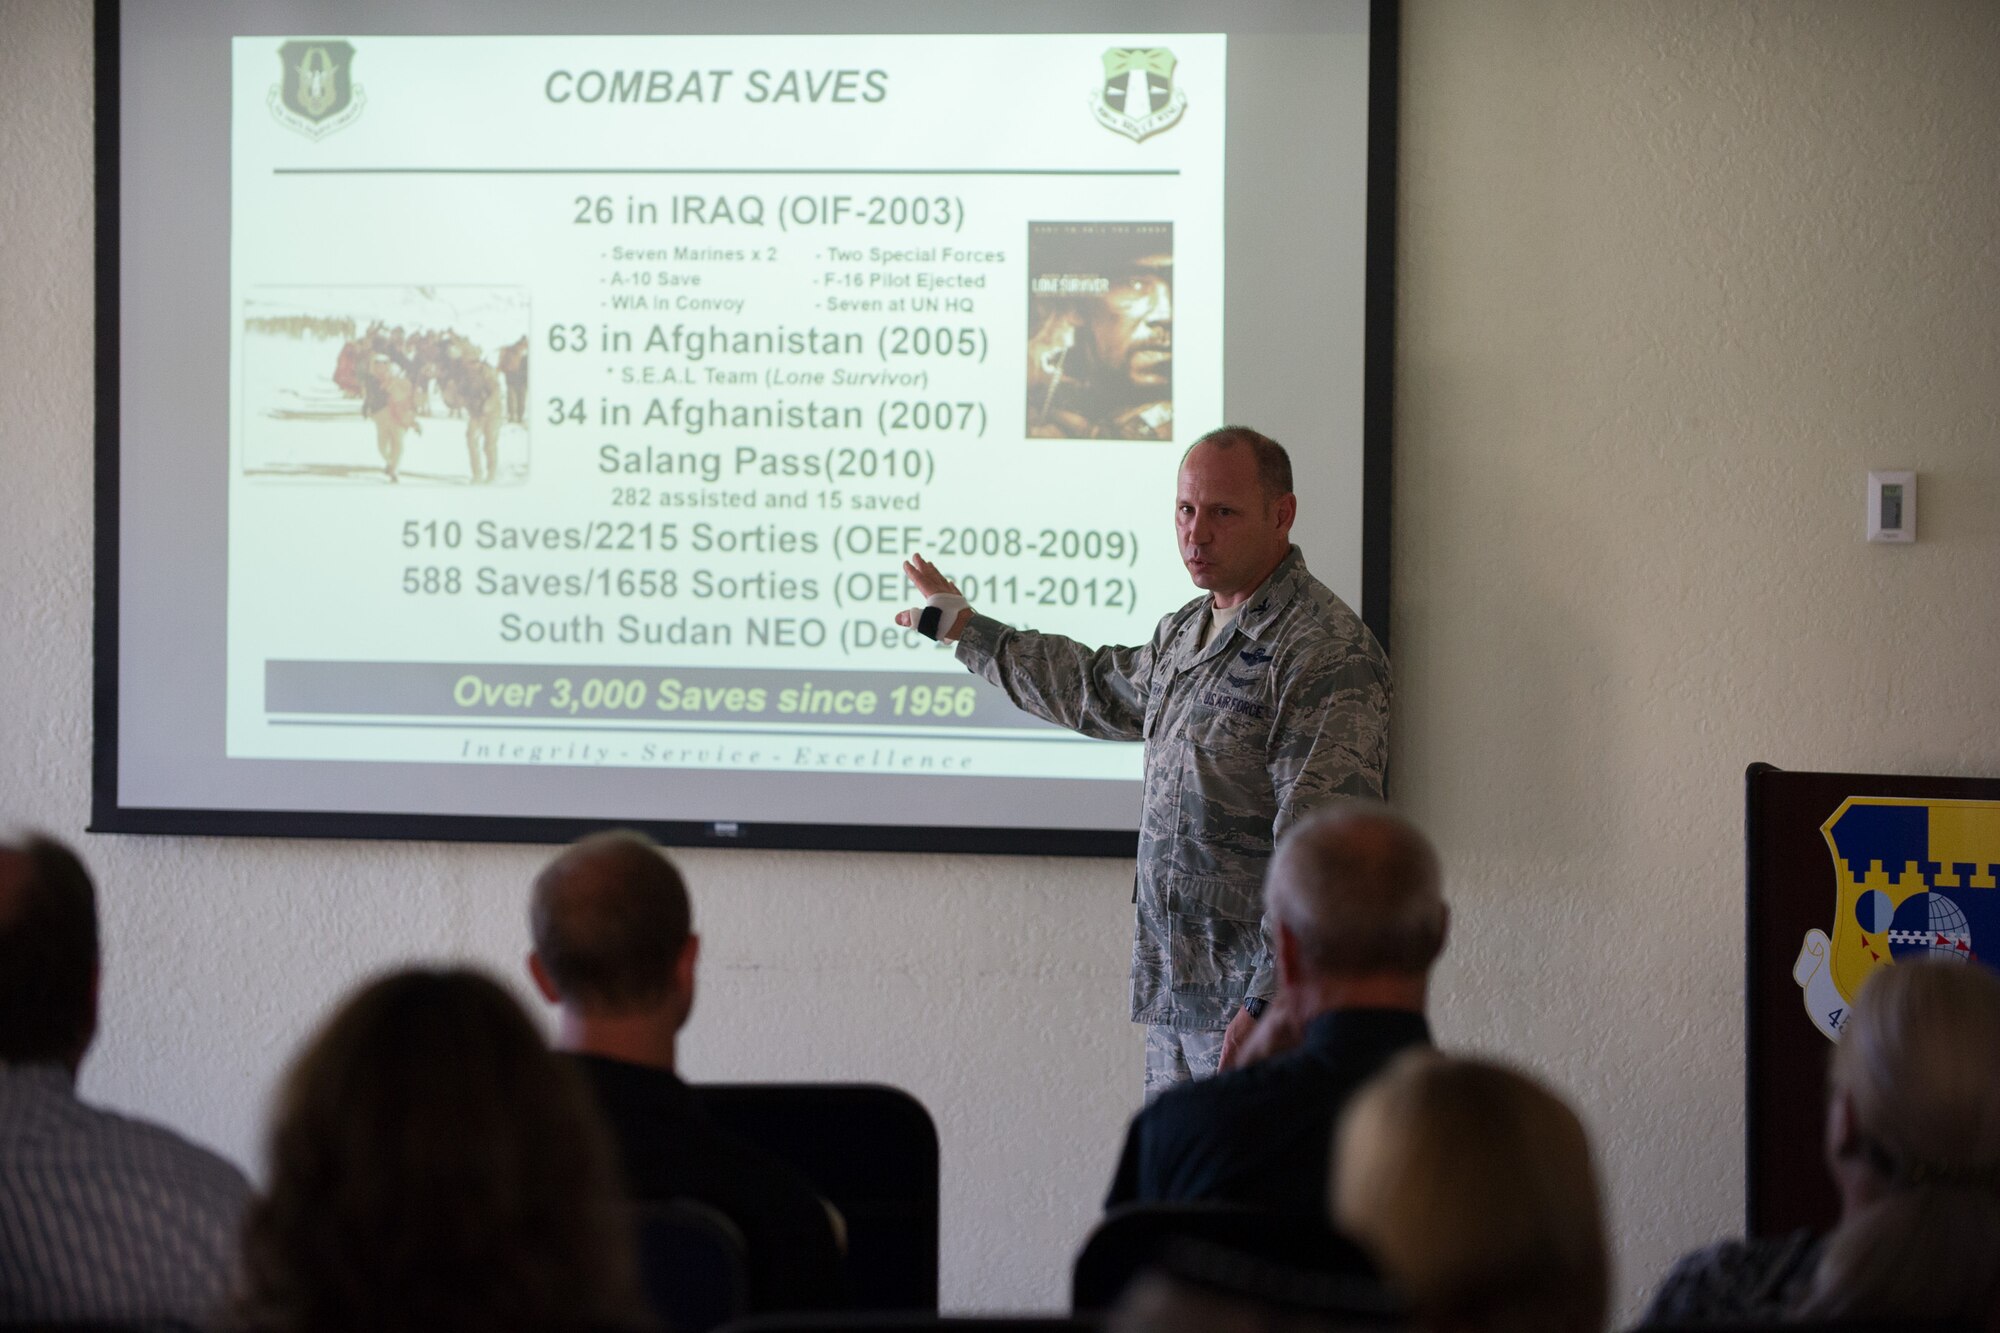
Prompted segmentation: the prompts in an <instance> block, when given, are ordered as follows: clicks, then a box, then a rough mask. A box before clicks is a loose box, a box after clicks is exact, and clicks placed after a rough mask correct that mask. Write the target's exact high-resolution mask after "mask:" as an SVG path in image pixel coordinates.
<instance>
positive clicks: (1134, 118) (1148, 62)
mask: <svg viewBox="0 0 2000 1333" xmlns="http://www.w3.org/2000/svg"><path fill="white" fill-rule="evenodd" d="M1176 63H1177V62H1176V61H1175V60H1174V53H1173V52H1172V51H1169V50H1168V49H1167V48H1166V47H1164V46H1114V47H1112V48H1111V49H1110V50H1108V51H1106V52H1105V53H1104V84H1103V86H1102V87H1100V88H1099V89H1098V90H1097V94H1096V95H1095V96H1094V97H1092V98H1091V99H1090V109H1091V111H1092V112H1093V113H1095V114H1096V116H1097V123H1098V124H1100V125H1102V126H1104V127H1105V128H1106V129H1111V130H1116V131H1118V133H1120V134H1122V135H1124V136H1126V137H1127V138H1128V139H1131V140H1132V141H1133V142H1134V143H1137V142H1138V141H1139V140H1141V139H1144V138H1146V137H1148V136H1149V135H1154V134H1158V133H1159V132H1160V131H1161V130H1165V129H1171V128H1173V126H1174V123H1175V122H1177V121H1178V120H1180V118H1181V112H1183V111H1185V110H1187V94H1186V93H1184V92H1182V91H1181V90H1180V89H1178V88H1176V87H1174V66H1175V64H1176Z"/></svg>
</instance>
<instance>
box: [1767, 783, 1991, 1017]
mask: <svg viewBox="0 0 2000 1333" xmlns="http://www.w3.org/2000/svg"><path fill="white" fill-rule="evenodd" d="M1819 831H1820V833H1821V835H1822V836H1824V837H1825V838H1826V845H1827V849H1828V850H1829V851H1830V852H1832V854H1833V869H1834V883H1835V892H1834V918H1833V935H1832V937H1831V938H1830V939H1829V938H1828V936H1827V934H1826V932H1824V931H1820V930H1809V931H1807V932H1806V938H1805V943H1804V945H1803V946H1802V947H1801V948H1800V950H1799V958H1798V961H1797V962H1796V963H1794V964H1793V965H1792V979H1793V980H1794V981H1796V982H1798V983H1799V986H1800V987H1801V989H1802V990H1803V991H1804V997H1805V1005H1806V1013H1807V1014H1808V1015H1809V1016H1810V1017H1811V1018H1812V1021H1813V1024H1814V1026H1816V1027H1817V1028H1819V1030H1820V1031H1821V1032H1823V1033H1825V1034H1826V1035H1827V1036H1828V1037H1830V1038H1832V1039H1834V1040H1836V1041H1837V1040H1839V1038H1840V1029H1841V1027H1842V1026H1843V1025H1845V1023H1846V1021H1847V1007H1848V1005H1849V1004H1850V1003H1852V1002H1853V999H1854V996H1855V994H1856V993H1857V992H1858V991H1859V990H1860V989H1861V983H1862V982H1863V981H1866V980H1867V979H1868V974H1869V973H1870V972H1873V971H1874V970H1875V969H1876V968H1878V967H1884V966H1891V965H1893V964H1895V963H1897V962H1902V961H1908V960H1910V959H1914V958H1951V959H1956V960H1958V961H1960V962H1963V963H1966V964H1968V965H1970V964H1974V963H1984V964H1986V965H1987V966H1989V967H1991V966H1994V965H1996V964H2000V880H1996V878H1995V877H1996V875H2000V801H1933V800H1906V799H1896V798H1890V797H1874V796H1851V797H1849V798H1848V799H1847V800H1845V801H1842V802H1841V804H1840V808H1839V809H1838V810H1836V811H1834V812H1833V816H1832V817H1831V818H1830V819H1828V820H1827V821H1826V823H1824V824H1822V825H1820V830H1819Z"/></svg>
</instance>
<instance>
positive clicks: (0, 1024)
mask: <svg viewBox="0 0 2000 1333" xmlns="http://www.w3.org/2000/svg"><path fill="white" fill-rule="evenodd" d="M96 1032H97V892H96V890H95V889H94V888H93V887H92V886H91V882H90V874H89V872H88V871H86V870H85V869H84V868H83V863H82V862H81V861H79V860H77V858H76V853H74V852H72V851H70V849H69V848H67V847H65V846H63V845H62V844H61V843H59V842H55V841H52V840H51V839H48V838H42V837H31V838H29V839H28V840H27V841H26V842H24V843H22V844H20V845H19V846H10V845H0V1062H5V1063H7V1064H60V1065H63V1066H65V1067H67V1068H68V1069H69V1071H70V1072H71V1073H72V1074H74V1073H75V1072H76V1069H77V1066H78V1065H80V1064H82V1063H83V1053H84V1052H85V1051H86V1050H88V1049H89V1048H90V1039H91V1038H92V1037H93V1036H94V1035H95V1034H96Z"/></svg>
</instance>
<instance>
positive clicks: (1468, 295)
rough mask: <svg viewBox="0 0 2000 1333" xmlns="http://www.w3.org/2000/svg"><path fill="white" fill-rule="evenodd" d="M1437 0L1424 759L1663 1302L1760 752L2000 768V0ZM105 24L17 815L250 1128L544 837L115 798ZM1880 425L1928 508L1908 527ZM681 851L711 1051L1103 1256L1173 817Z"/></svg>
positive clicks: (489, 938) (1403, 340)
mask: <svg viewBox="0 0 2000 1333" xmlns="http://www.w3.org/2000/svg"><path fill="white" fill-rule="evenodd" d="M1406 10H1407V12H1406V23H1405V40H1404V63H1403V71H1404V73H1403V113H1402V126H1403V163H1402V204H1401V213H1402V221H1401V225H1400V229H1399V231H1400V234H1399V238H1398V244H1399V248H1400V261H1399V262H1400V266H1401V267H1400V276H1399V287H1400V297H1399V309H1398V344H1399V365H1398V376H1399V384H1398V402H1397V414H1398V415H1397V429H1396V450H1397V461H1396V468H1397V477H1396V492H1395V503H1396V514H1395V525H1396V527H1395V531H1396V549H1395V561H1396V568H1395V582H1396V593H1395V603H1394V608H1393V611H1394V633H1395V648H1396V661H1397V669H1398V673H1399V677H1400V688H1399V697H1398V706H1399V710H1400V712H1399V716H1398V721H1397V734H1396V743H1395V751H1396V753H1395V781H1396V784H1397V790H1398V795H1399V798H1400V799H1401V800H1402V801H1403V803H1404V804H1406V805H1407V806H1408V807H1409V808H1410V809H1411V810H1412V811H1413V812H1414V813H1415V814H1416V815H1417V816H1418V817H1419V818H1420V819H1421V820H1422V821H1423V822H1424V823H1425V824H1426V825H1427V826H1428V827H1429V828H1430V829H1431V830H1432V831H1433V832H1434V834H1435V836H1436V837H1437V840H1438V842H1439V844H1440V846H1441V848H1442V850H1443V852H1444V855H1445V858H1446V861H1447V864H1448V867H1449V871H1450V875H1451V881H1452V889H1453V894H1454V898H1455V903H1456V913H1457V916H1456V921H1455V939H1454V942H1453V945H1452V948H1451V950H1450V953H1449V955H1448V958H1447V961H1446V963H1445V965H1444V967H1443V971H1442V975H1441V978H1440V987H1439V994H1438V1011H1439V1012H1438V1027H1439V1031H1440V1035H1441V1037H1442V1038H1443V1039H1444V1040H1445V1041H1446V1042H1447V1043H1450V1044H1454V1045H1462V1046H1472V1047H1477V1048H1480V1049H1484V1050H1488V1051H1492V1052H1496V1053H1499V1054H1501V1055H1503V1056H1505V1057H1507V1058H1511V1059H1513V1060H1516V1061H1519V1062H1521V1063H1524V1064H1527V1065H1529V1066H1530V1067H1532V1068H1535V1069H1537V1070H1539V1071H1541V1072H1542V1073H1544V1074H1545V1075H1546V1076H1547V1077H1549V1078H1550V1079H1552V1080H1553V1081H1554V1082H1555V1083H1557V1084H1558V1085H1559V1086H1561V1087H1562V1088H1563V1089H1564V1090H1566V1091H1567V1092H1568V1093H1569V1094H1570V1095H1571V1096H1572V1097H1573V1098H1574V1099H1575V1100H1576V1101H1577V1103H1578V1104H1579V1106H1580V1107H1581V1108H1582V1110H1583V1112H1584V1114H1585V1116H1586V1119H1587V1120H1588V1122H1589V1124H1590V1126H1591V1129H1592V1131H1593V1133H1594V1134H1595V1135H1596V1138H1597V1142H1598V1144H1599V1149H1600V1153H1601V1156H1602V1160H1603V1162H1604V1166H1605V1170H1606V1174H1607V1176H1608V1178H1609V1181H1610V1185H1611V1196H1612V1197H1611V1211H1612V1220H1613V1223H1614V1226H1615V1229H1616V1232H1617V1235H1618V1239H1619V1261H1620V1280H1619V1289H1620V1291H1621V1292H1622V1293H1623V1297H1622V1299H1623V1300H1624V1301H1625V1302H1626V1304H1627V1306H1628V1308H1629V1306H1630V1304H1631V1303H1632V1302H1633V1301H1635V1300H1636V1299H1637V1298H1638V1295H1639V1293H1641V1292H1642V1291H1643V1290H1644V1288H1645V1287H1646V1285H1647V1284H1648V1283H1649V1282H1650V1281H1651V1280H1652V1278H1653V1277H1654V1276H1655V1275H1656V1274H1657V1273H1658V1271H1659V1270H1660V1268H1661V1267H1662V1265H1663V1264H1664V1263H1665V1262H1666V1261H1667V1260H1668V1258H1669V1257H1670V1256H1671V1255H1672V1254H1674V1253H1676V1252H1678V1251H1679V1250H1681V1249H1683V1248H1685V1247H1687V1246H1690V1245H1693V1244H1696V1243H1699V1242H1702V1241H1705V1240H1707V1239H1709V1238H1712V1237H1714V1236H1717V1235H1720V1234H1724V1233H1726V1232H1728V1231H1730V1230H1732V1229H1733V1228H1735V1227H1736V1226H1738V1225H1739V1224H1740V1208H1741V1198H1740V1195H1741V1174H1742V1173H1741V1163H1740V1153H1741V1149H1740V1143H1741V1132H1742V1098H1741V1091H1740V1090H1741V1080H1742V1052H1741V1042H1740V1035H1739V1034H1740V1031H1741V984H1740V970H1741V968H1740V902H1741V898H1740V894H1741V879H1742V876H1741V851H1742V848H1741V773H1742V770H1743V767H1744V765H1746V764H1747V763H1749V762H1750V761H1752V760H1755V759H1764V760H1769V761H1772V762H1775V763H1778V764H1781V765H1784V766H1787V767H1818V768H1858V769H1879V770H1891V771H1907V772H1962V773H1978V774H1989V775H1991V774H2000V684H1996V682H2000V632H1996V628H1995V623H1994V615H1993V608H1994V606H1996V605H2000V524H1997V523H1996V520H1995V511H1996V506H2000V314H1996V312H2000V302H1996V300H1995V293H1996V292H2000V178H1996V176H1997V175H2000V155H1996V154H1995V153H1994V151H1993V143H1992V136H1993V133H1994V129H1995V127H1996V125H2000V10H1996V9H1995V7H1993V6H1992V5H1990V4H1987V3H1983V0H1966V2H1965V3H1959V4H1939V3H1916V2H1910V3H1895V4H1890V3H1855V2H1852V0H1848V2H1832V0H1766V2H1764V3H1758V4H1738V3H1733V2H1732V3H1713V4H1695V3H1685V2H1682V0H1675V2H1673V3H1652V4H1645V3H1631V4H1618V5H1604V4H1600V3H1595V0H1565V2H1562V3H1557V2H1555V0H1549V2H1548V3H1529V2H1527V0H1515V2H1509V3H1478V4H1472V3H1463V2H1461V0H1406ZM90 76H91V69H90V41H89V14H88V10H87V8H86V7H85V6H83V5H81V4H58V3H53V2H51V0H33V2H24V0H0V169H4V172H5V180H6V188H5V190H4V191H3V192H0V465H4V470H0V476H4V477H5V478H6V481H7V488H6V494H7V501H6V505H5V511H4V517H0V692H4V697H0V755H4V756H5V760H4V762H0V823H5V824H29V825H39V826H44V827H48V828H51V829H54V830H56V831H58V832H59V833H61V834H63V835H65V836H70V837H74V838H76V839H78V840H79V841H80V842H81V843H82V846H83V849H84V852H85V855H86V857H87V858H88V859H89V860H90V861H91V862H92V864H93V865H94V867H95V868H96V869H97V871H98V873H99V877H100V881H101V886H102V891H103V895H104V908H103V910H104V916H105V929H106V943H107V957H106V993H105V1006H104V1034H103V1036H102V1038H101V1040H100V1043H99V1045H98V1047H97V1049H96V1051H95V1053H94V1054H93V1056H92V1058H91V1061H90V1063H89V1064H88V1065H86V1067H85V1076H84V1089H85V1092H86V1094H87V1095H89V1096H92V1097H95V1098H99V1099H101V1100H104V1101H106V1102H109V1103H112V1104H115V1105H118V1106H121V1107H126V1108H131V1109H134V1110H137V1111H139V1112H141V1113H143V1114H147V1115H150V1116H153V1117H155V1118H158V1119H161V1120H164V1121H166V1122H168V1123H170V1124H173V1125H175V1126H177V1127H178V1128H180V1129H182V1130H183V1131H184V1132H187V1133H189V1134H191V1135H193V1136H195V1137H197V1138H200V1139H202V1140H205V1141H207V1142H209V1143H211V1144H214V1145H216V1146H217V1147H219V1148H220V1149H221V1150H223V1151H224V1152H227V1153H229V1154H230V1155H232V1156H234V1157H236V1158H237V1159H239V1160H241V1161H243V1162H244V1163H245V1164H246V1165H252V1166H254V1165H255V1164H256V1161H257V1157H258V1151H259V1149H258V1126H259V1124H260V1120H261V1115H262V1109H263V1100H264V1098H265V1097H266V1096H267V1094H268V1092H269V1090H270V1087H271V1085H272V1081H273V1079H274V1078H275V1077H276V1075H277V1073H278V1072H279V1071H280V1069H281V1068H282V1067H283V1063H284V1061H285V1059H286V1057H287V1056H288V1054H289V1053H290V1051H291V1050H292V1049H293V1048H294V1047H295V1045H296V1044H297V1042H298V1041H299V1040H300V1039H301V1037H302V1036H303V1035H304V1034H305V1033H306V1032H307V1031H308V1030H309V1028H310V1025H311V1023H312V1022H313V1020H314V1018H315V1016H316V1015H318V1014H319V1013H321V1012H323V1010H324V1008H325V1006H326V1005H327V1004H329V1003H330V1002H331V1001H332V1000H333V999H334V998H335V997H336V996H337V995H339V994H340V993H341V992H342V991H344V990H345V989H346V988H347V987H348V986H350V985H351V984H352V983H353V982H354V981H355V980H356V979H357V978H359V977H360V976H362V975H364V974H366V973H367V972H369V971H372V970H374V969H376V968H380V967H383V966H386V965H389V964H392V963H394V962H397V961H399V960H404V959H409V958H417V957H424V958H430V957H449V958H462V959H469V960H473V961H476V962H479V963H483V964H485V965H487V966H490V967H492V968H493V969H495V970H496V971H499V972H501V973H502V974H504V975H508V976H515V975H517V974H518V970H519V958H520V954H521V952H522V949H523V947H524V946H523V939H522V935H523V927H522V923H521V898H522V892H523V886H524V884H525V882H526V880H527V878H528V877H529V876H530V874H532V872H533V870H534V868H535V867H536V866H537V865H538V864H539V863H540V861H541V859H542V858H543V856H544V855H545V852H544V851H543V850H542V849H535V848H495V847H457V846H439V845H411V844H359V843H308V842H277V841H229V842H223V841H216V840H205V839H136V838H86V837H83V836H82V834H81V832H80V830H81V828H82V826H83V824H84V823H85V821H86V819H87V816H88V809H89V762H88V757H89V751H88V747H89V740H90V713H89V701H90V614H91V603H90V580H91V550H90V537H91V475H92V474H91V450H92V435H91V371H90V365H91V337H92V326H91V314H90V311H91V306H90V300H91V284H92V274H91V264H90V235H91V224H92V203H91V171H90V151H91V146H90V145H91V141H90V128H89V125H90V115H89V107H90V103H89V89H90ZM1871 467H1874V468H1884V467H1912V468H1915V469H1917V470H1918V471H1919V473H1920V474H1921V480H1920V485H1919V490H1920V496H1921V508H1920V512H1921V520H1922V531H1921V536H1922V541H1920V542H1919V543H1918V544H1917V545H1916V546H1914V547H1909V548H1895V547H1882V546H1868V545H1866V544H1864V543H1863V542H1862V540H1861V525H1862V494H1863V475H1864V473H1865V472H1866V470H1867V469H1869V468H1871ZM1163 521H1164V520H1163ZM681 859H682V861H683V864H684V865H685V867H686V869H687V871H688V873H689V876H690V879H691V880H692V882H693V883H694V885H695V890H696V895H697V912H698V915H699V923H698V924H699V927H700V928H701V930H702V931H703V932H704V935H705V937H706V941H705V942H706V948H705V951H704V963H705V969H704V991H703V995H702V998H701V1003H700V1007H699V1009H698V1012H697V1018H696V1022H695V1024H694V1026H693V1028H692V1029H691V1035H690V1039H689V1041H688V1043H687V1048H686V1050H687V1063H688V1066H689V1068H690V1070H691V1072H692V1073H693V1074H694V1076H695V1077H697V1078H873V1079H881V1080H885V1081H889V1082H894V1083H900V1084H902V1085H903V1086H906V1087H908V1088H910V1089H911V1090H913V1091H914V1092H916V1093H917V1094H918V1095H919V1096H920V1097H922V1098H923V1099H924V1100H925V1102H926V1103H927V1104H928V1105H929V1106H930V1107H931V1108H932V1109H933V1112H934V1113H935V1114H936V1115H937V1117H938V1120H939V1128H940V1131H941V1134H942V1137H943V1143H944V1154H945V1158H944V1217H945V1222H944V1226H945V1234H944V1296H945V1300H946V1302H947V1304H948V1305H950V1306H952V1307H955V1308H996V1307H1032V1306H1054V1305H1056V1304H1058V1303H1059V1302H1060V1301H1061V1300H1062V1299H1063V1296H1064V1293H1065V1291H1066V1283H1067V1278H1066V1271H1067V1262H1068V1258H1069V1255H1070V1253H1071V1251H1072V1249H1073V1247H1074V1245H1075V1244H1076V1242H1077V1241H1078V1239H1079V1238H1080V1237H1081V1236H1082V1235H1083V1233H1084V1231H1085V1230H1086V1228H1087V1227H1088V1225H1089V1222H1090V1219H1091V1216H1092V1214H1093V1213H1094V1210H1095V1206H1096V1201H1097V1198H1098V1196H1099V1194H1100V1192H1101V1190H1102V1187H1103V1184H1104V1182H1105V1180H1106V1179H1107V1177H1108V1175H1109V1171H1110V1167H1111V1164H1112V1159H1113V1156H1114V1154H1115V1152H1116V1147H1117V1142H1118V1137H1119V1133H1120V1129H1121V1126H1122V1123H1123V1120H1124V1117H1125V1115H1126V1114H1127V1113H1128V1111H1129V1110H1130V1108H1131V1106H1132V1104H1133V1103H1134V1101H1135V1100H1136V1098H1137V1094H1138V1078H1137V1068H1136V1066H1137V1061H1138V1045H1137V1042H1136V1039H1135V1034H1134V1033H1133V1032H1132V1031H1131V1030H1130V1029H1129V1028H1128V1027H1127V1025H1126V1024H1124V1023H1123V1022H1122V1021H1120V1019H1119V1018H1118V1016H1117V1015H1118V1011H1119V1008H1120V1005H1121V1003H1122V995H1123V976H1124V962H1123V959H1124V953H1125V949H1126V946H1127V940H1128V937H1129V929H1130V926H1129V916H1128V913H1129V910H1130V909H1129V907H1128V906H1127V903H1126V895H1127V892H1128V891H1129V887H1130V872H1129V867H1122V866H1119V865H1117V864H1113V863H1106V862H1064V861H1039V860H1013V859H977V858H957V857H953V858H946V857H889V856H864V855H831V854H811V855H809V854H757V853H730V854H724V853H715V852H707V853H689V854H687V855H685V856H684V857H682V858H681ZM523 994H524V995H525V990H524V991H523Z"/></svg>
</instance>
